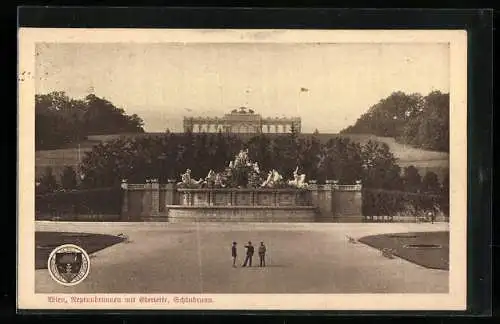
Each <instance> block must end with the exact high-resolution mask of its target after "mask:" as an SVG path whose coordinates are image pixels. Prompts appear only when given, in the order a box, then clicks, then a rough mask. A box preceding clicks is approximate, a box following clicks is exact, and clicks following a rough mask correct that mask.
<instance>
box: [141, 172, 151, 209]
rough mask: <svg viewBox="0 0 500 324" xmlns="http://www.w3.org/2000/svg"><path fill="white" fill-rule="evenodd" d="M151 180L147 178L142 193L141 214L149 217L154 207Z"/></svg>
mask: <svg viewBox="0 0 500 324" xmlns="http://www.w3.org/2000/svg"><path fill="white" fill-rule="evenodd" d="M151 191H152V190H151V180H150V179H146V184H145V185H144V191H143V194H142V213H141V216H143V217H148V216H151V209H152V195H151Z"/></svg>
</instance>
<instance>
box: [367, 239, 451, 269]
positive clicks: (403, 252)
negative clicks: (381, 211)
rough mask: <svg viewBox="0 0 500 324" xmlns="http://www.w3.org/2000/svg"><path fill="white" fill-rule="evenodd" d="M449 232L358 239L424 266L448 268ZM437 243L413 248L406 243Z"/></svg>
mask: <svg viewBox="0 0 500 324" xmlns="http://www.w3.org/2000/svg"><path fill="white" fill-rule="evenodd" d="M449 240H450V234H449V232H412V233H392V234H382V235H371V236H365V237H362V238H360V239H359V240H358V241H359V242H361V243H363V244H366V245H369V246H371V247H374V248H376V249H379V250H381V251H382V250H383V249H391V250H392V251H393V252H392V253H393V254H394V255H396V256H398V257H400V258H402V259H405V260H407V261H410V262H413V263H415V264H418V265H421V266H423V267H426V268H431V269H440V270H449V254H450V251H449V250H450V249H449ZM421 244H425V245H438V246H440V247H423V248H415V247H409V246H408V245H421Z"/></svg>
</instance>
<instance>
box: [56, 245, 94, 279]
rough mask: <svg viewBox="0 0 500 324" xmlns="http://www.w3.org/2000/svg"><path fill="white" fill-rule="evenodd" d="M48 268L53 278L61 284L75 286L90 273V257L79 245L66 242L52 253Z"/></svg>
mask: <svg viewBox="0 0 500 324" xmlns="http://www.w3.org/2000/svg"><path fill="white" fill-rule="evenodd" d="M48 268H49V273H50V275H51V277H52V279H54V280H55V281H57V282H58V283H60V284H61V285H65V286H74V285H77V284H79V283H80V282H82V281H83V280H84V279H85V278H86V277H87V275H88V274H89V270H90V258H89V256H88V254H87V252H85V250H84V249H82V248H81V247H79V246H78V245H74V244H64V245H61V246H58V247H57V248H55V249H54V250H53V251H52V252H51V253H50V256H49V262H48Z"/></svg>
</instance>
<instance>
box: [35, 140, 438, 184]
mask: <svg viewBox="0 0 500 324" xmlns="http://www.w3.org/2000/svg"><path fill="white" fill-rule="evenodd" d="M241 149H248V152H249V157H250V159H251V160H252V161H257V162H258V163H259V167H260V169H261V170H262V172H268V171H269V170H271V169H276V170H277V171H278V172H279V173H280V174H282V175H283V176H284V177H285V178H286V179H288V178H292V173H293V171H294V170H295V168H296V167H297V166H298V167H299V173H305V174H306V175H307V179H308V180H317V182H318V183H320V184H321V183H324V182H325V180H338V181H339V182H340V183H341V184H354V183H355V182H356V180H361V181H362V182H363V185H364V187H365V188H373V189H385V190H399V191H407V192H412V193H439V192H440V191H441V190H442V188H443V187H447V186H448V179H447V177H445V179H444V181H443V182H442V183H441V182H440V181H439V179H438V176H437V175H436V174H435V173H434V172H427V173H426V174H425V175H424V176H423V177H421V176H420V174H419V172H418V170H417V169H416V168H415V167H413V166H409V167H406V168H405V169H404V170H401V168H400V167H399V166H398V164H397V161H396V158H395V157H394V155H393V154H392V153H391V151H390V150H389V147H388V146H387V144H385V143H380V142H374V141H369V142H367V143H366V144H364V145H361V144H359V143H357V142H354V141H352V140H350V139H349V138H342V137H335V138H331V139H330V140H328V141H327V142H326V143H321V142H320V141H319V140H318V138H317V136H316V135H314V134H312V135H310V136H307V137H303V136H300V137H299V136H298V134H297V133H296V132H294V131H293V132H292V133H290V134H288V135H284V136H274V137H270V136H267V135H266V134H260V135H257V136H254V137H252V138H250V139H249V140H243V139H241V137H238V136H236V135H232V134H223V133H218V134H198V133H196V134H194V133H185V134H178V133H169V134H162V135H155V136H154V135H150V136H140V137H134V138H125V137H123V138H117V139H115V140H112V141H109V142H106V143H100V144H98V145H96V146H94V148H93V149H92V151H90V152H87V153H86V154H85V156H84V158H83V160H82V163H81V165H80V167H79V169H78V170H75V169H73V168H72V167H70V166H68V167H66V168H65V170H64V172H63V175H62V177H61V183H60V184H57V182H56V179H55V177H54V176H53V174H52V171H51V170H50V169H47V172H46V174H45V175H44V176H43V177H42V179H40V180H39V182H40V183H41V184H43V185H44V186H46V187H48V188H51V189H54V188H57V187H62V188H66V189H72V188H76V187H77V184H79V183H80V182H81V186H83V187H85V188H102V187H110V186H115V185H118V184H119V183H120V182H121V180H122V179H128V181H129V182H130V183H144V181H145V179H147V178H157V179H159V180H160V181H161V182H166V181H167V180H168V179H175V180H176V181H179V180H180V178H179V177H180V174H181V173H183V172H184V171H185V170H186V169H188V168H189V169H191V170H192V176H193V177H194V178H196V179H198V178H204V177H205V176H206V175H207V174H208V172H209V171H210V170H214V171H221V170H223V169H224V168H225V167H226V166H227V164H228V162H229V161H231V160H233V158H234V156H235V154H236V153H237V152H239V150H241Z"/></svg>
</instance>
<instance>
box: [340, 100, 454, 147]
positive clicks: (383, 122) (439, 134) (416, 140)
mask: <svg viewBox="0 0 500 324" xmlns="http://www.w3.org/2000/svg"><path fill="white" fill-rule="evenodd" d="M449 106H450V103H449V94H443V93H441V92H439V91H433V92H431V93H429V94H428V95H427V96H426V97H422V96H421V95H420V94H410V95H407V94H405V93H403V92H394V93H392V94H391V95H390V96H389V97H387V98H385V99H382V100H381V101H380V102H378V103H377V104H375V105H374V106H372V107H370V109H369V110H368V112H367V113H365V114H363V115H362V116H361V117H360V118H359V119H358V120H357V121H356V123H355V124H354V125H352V126H349V127H347V128H346V129H344V130H343V131H342V133H366V134H374V135H377V136H387V137H394V138H396V140H398V141H400V142H403V143H406V144H410V145H414V146H417V147H421V148H423V149H428V150H437V151H448V150H449Z"/></svg>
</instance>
